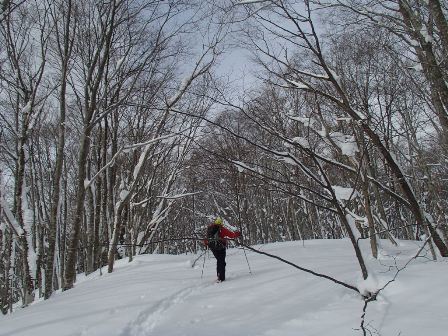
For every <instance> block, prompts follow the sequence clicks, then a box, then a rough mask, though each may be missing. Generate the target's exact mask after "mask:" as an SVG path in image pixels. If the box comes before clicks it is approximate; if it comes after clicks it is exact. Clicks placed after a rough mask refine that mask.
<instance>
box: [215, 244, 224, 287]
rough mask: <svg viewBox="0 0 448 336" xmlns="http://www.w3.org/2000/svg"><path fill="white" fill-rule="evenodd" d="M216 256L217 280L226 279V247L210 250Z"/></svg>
mask: <svg viewBox="0 0 448 336" xmlns="http://www.w3.org/2000/svg"><path fill="white" fill-rule="evenodd" d="M212 252H213V255H214V256H215V258H216V274H217V275H218V280H221V281H224V280H225V279H226V249H222V250H212Z"/></svg>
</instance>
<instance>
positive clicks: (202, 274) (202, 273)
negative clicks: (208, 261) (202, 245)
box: [201, 249, 207, 279]
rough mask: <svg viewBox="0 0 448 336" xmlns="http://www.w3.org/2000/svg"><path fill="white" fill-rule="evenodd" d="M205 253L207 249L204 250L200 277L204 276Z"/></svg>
mask: <svg viewBox="0 0 448 336" xmlns="http://www.w3.org/2000/svg"><path fill="white" fill-rule="evenodd" d="M206 254H207V249H206V250H205V251H204V262H203V263H202V272H201V279H202V277H203V276H204V267H205V255H206Z"/></svg>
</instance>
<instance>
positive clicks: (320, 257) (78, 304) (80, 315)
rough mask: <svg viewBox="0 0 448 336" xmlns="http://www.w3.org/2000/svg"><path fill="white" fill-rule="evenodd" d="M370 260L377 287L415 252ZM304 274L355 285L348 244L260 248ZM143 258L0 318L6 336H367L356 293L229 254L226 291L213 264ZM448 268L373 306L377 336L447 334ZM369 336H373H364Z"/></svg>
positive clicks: (425, 274) (402, 284) (404, 245)
mask: <svg viewBox="0 0 448 336" xmlns="http://www.w3.org/2000/svg"><path fill="white" fill-rule="evenodd" d="M382 244H383V250H382V256H381V259H380V261H379V262H378V261H376V260H373V259H372V258H369V257H368V249H367V245H366V248H365V249H364V251H365V253H366V255H367V257H366V259H367V260H368V264H369V269H370V270H371V271H375V273H376V279H377V281H378V285H380V286H381V284H384V283H385V282H387V281H388V280H390V279H391V278H392V277H393V276H394V274H395V271H396V269H395V268H394V267H389V266H395V265H396V263H397V264H398V265H403V264H404V263H405V262H406V261H407V260H408V259H409V258H410V257H412V256H413V255H414V254H415V253H416V252H417V250H418V248H419V246H418V244H417V243H416V242H401V246H400V247H399V248H392V247H391V246H390V245H389V244H388V243H387V242H384V241H383V242H382ZM258 248H260V249H261V250H263V251H265V252H269V253H272V254H275V255H278V256H281V257H282V258H285V259H287V260H290V261H292V262H295V263H297V264H298V265H300V266H303V267H306V268H310V269H312V270H315V271H317V272H321V273H325V274H328V275H330V276H333V277H335V278H337V279H338V280H341V281H344V282H347V283H349V284H353V285H358V284H361V281H360V271H359V267H358V266H357V263H356V260H355V256H354V253H353V250H352V248H351V247H350V243H349V241H348V240H316V241H306V242H305V245H302V242H288V243H276V244H269V245H263V246H258ZM195 257H196V256H193V255H183V256H169V255H145V256H139V257H137V258H136V260H135V261H133V262H132V263H127V262H126V261H124V260H123V261H119V262H118V263H117V266H116V268H115V271H114V272H113V273H112V274H103V275H102V276H100V275H99V274H98V272H97V273H95V274H92V275H90V276H88V277H86V278H83V279H78V282H77V283H76V286H75V288H74V289H72V290H70V291H67V292H64V293H61V292H58V293H56V294H55V295H54V296H53V297H52V298H51V299H50V300H47V301H38V302H35V303H34V304H33V305H32V306H30V307H28V308H25V309H18V310H17V311H16V312H15V313H13V314H11V315H9V316H6V317H0V336H6V335H8V336H9V335H14V336H28V335H32V336H52V335H57V336H69V335H70V336H81V335H83V336H84V335H89V336H90V335H91V336H102V335H104V336H113V335H120V336H131V335H135V336H143V335H145V336H149V335H157V336H182V335H185V336H210V335H215V334H216V335H226V336H249V335H254V336H255V335H257V336H258V335H259V336H274V335H275V336H289V335H291V336H292V335H294V336H297V335H301V336H311V335H325V336H330V335H338V336H349V335H362V334H363V333H362V331H361V330H360V329H359V328H360V321H361V315H362V308H363V301H362V299H361V298H360V296H359V295H357V294H356V293H355V292H354V291H351V290H350V289H347V288H345V287H342V286H340V285H337V284H335V283H333V282H330V281H328V280H326V279H322V278H317V277H315V276H312V275H311V274H308V273H304V272H301V271H299V270H297V269H295V268H292V267H291V266H288V265H286V264H284V263H282V262H280V261H277V260H275V259H272V258H269V257H266V256H262V255H259V254H255V253H253V252H249V251H247V257H248V260H249V263H250V266H251V269H252V274H250V273H249V268H248V265H247V262H246V258H245V255H244V251H243V250H240V249H229V250H228V251H227V278H228V281H226V282H223V283H221V284H215V283H214V280H215V259H214V258H213V257H210V258H207V259H206V260H205V267H204V276H203V278H201V273H202V265H203V259H201V260H200V261H199V262H198V263H197V264H196V266H195V267H194V268H192V267H191V264H192V261H193V260H194V259H195ZM447 266H448V260H446V259H442V260H439V261H437V262H432V261H429V259H425V258H419V259H417V260H415V261H413V262H412V263H410V264H409V265H408V267H407V268H406V269H405V270H403V271H402V272H400V274H399V276H398V277H397V279H396V281H394V282H393V283H391V284H390V285H389V286H388V287H387V288H386V289H385V290H384V292H382V294H381V295H380V296H379V297H378V300H377V301H375V302H372V303H370V304H369V306H368V308H367V314H366V325H367V327H368V329H369V331H368V332H371V334H372V335H383V336H398V335H401V336H417V335H418V336H421V335H427V336H444V335H447V332H448V291H447V288H448V287H447V284H448V270H447V268H448V267H447ZM368 334H369V333H368Z"/></svg>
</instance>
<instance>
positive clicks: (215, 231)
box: [207, 225, 225, 250]
mask: <svg viewBox="0 0 448 336" xmlns="http://www.w3.org/2000/svg"><path fill="white" fill-rule="evenodd" d="M220 230H221V227H220V226H219V225H210V226H209V227H208V228H207V241H208V247H209V248H210V249H211V250H222V249H224V248H225V245H224V242H223V241H222V239H221V238H220V237H219V231H220Z"/></svg>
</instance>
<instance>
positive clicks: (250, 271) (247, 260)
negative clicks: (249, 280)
mask: <svg viewBox="0 0 448 336" xmlns="http://www.w3.org/2000/svg"><path fill="white" fill-rule="evenodd" d="M243 251H244V256H245V257H246V262H247V266H248V267H249V273H250V274H252V270H251V268H250V264H249V259H247V254H246V249H245V248H244V245H243Z"/></svg>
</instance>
